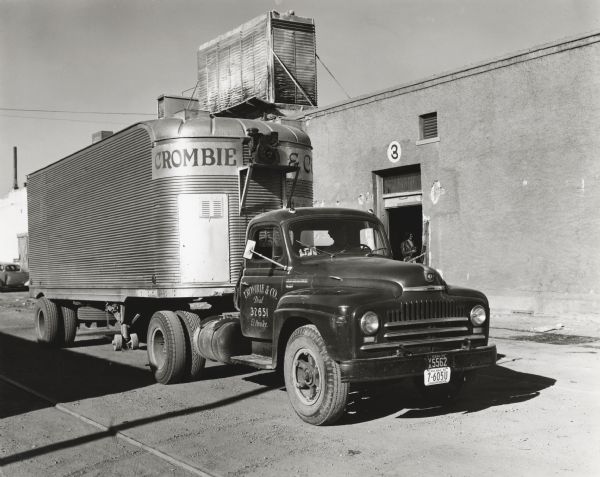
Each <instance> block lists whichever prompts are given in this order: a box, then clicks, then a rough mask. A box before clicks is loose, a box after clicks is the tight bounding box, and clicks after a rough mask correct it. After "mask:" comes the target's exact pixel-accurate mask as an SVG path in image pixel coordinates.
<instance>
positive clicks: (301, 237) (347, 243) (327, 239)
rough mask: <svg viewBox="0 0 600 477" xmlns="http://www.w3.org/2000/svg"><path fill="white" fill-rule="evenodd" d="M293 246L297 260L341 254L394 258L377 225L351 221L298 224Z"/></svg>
mask: <svg viewBox="0 0 600 477" xmlns="http://www.w3.org/2000/svg"><path fill="white" fill-rule="evenodd" d="M288 233H289V237H290V243H291V244H292V250H293V253H294V254H295V255H296V256H297V257H313V256H317V255H329V256H331V257H334V256H336V255H341V254H350V255H383V256H386V257H388V256H390V251H389V250H388V248H387V244H386V242H385V240H384V238H383V237H384V236H383V231H382V230H381V227H380V226H379V225H378V224H377V223H376V222H370V221H368V220H362V219H349V218H327V219H323V218H319V219H308V220H300V221H298V222H294V223H293V224H291V225H290V227H289V231H288Z"/></svg>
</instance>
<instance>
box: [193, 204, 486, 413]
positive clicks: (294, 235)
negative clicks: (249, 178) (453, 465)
mask: <svg viewBox="0 0 600 477" xmlns="http://www.w3.org/2000/svg"><path fill="white" fill-rule="evenodd" d="M247 238H248V241H247V246H246V252H245V253H244V265H243V269H242V273H241V276H240V279H239V282H238V285H237V290H236V304H237V307H238V309H239V313H238V314H236V313H230V314H225V315H222V316H219V317H216V318H215V319H214V320H212V322H211V321H209V322H205V323H204V326H203V327H202V328H201V329H200V330H199V332H198V333H197V334H196V350H197V351H198V352H199V353H200V354H201V355H203V356H205V357H208V358H210V359H216V360H221V361H225V362H231V363H240V364H246V365H251V366H255V367H257V368H263V369H274V368H276V367H279V368H281V369H282V370H283V374H284V378H285V383H286V388H287V392H288V394H289V398H290V401H291V404H292V406H293V408H294V410H295V411H296V413H297V414H298V415H299V416H300V418H302V419H303V420H305V421H306V422H309V423H312V424H317V425H320V424H328V423H332V422H334V421H336V420H337V419H339V417H340V416H341V415H342V413H343V409H344V406H345V404H346V401H347V396H348V390H349V385H350V383H356V382H366V381H383V380H392V379H399V378H406V377H413V378H415V380H416V382H417V385H418V386H419V387H420V388H421V389H422V390H423V391H424V392H425V393H426V394H428V393H429V394H432V393H433V392H434V391H435V393H436V394H439V395H444V396H451V395H453V394H454V393H455V392H456V391H457V390H458V389H459V388H460V386H461V385H462V384H463V383H464V381H465V379H466V377H467V376H468V373H469V372H471V371H473V370H475V369H478V368H482V367H486V366H491V365H493V364H495V361H496V348H495V346H493V345H489V344H488V337H489V314H490V311H489V304H488V300H487V298H486V297H485V295H484V294H483V293H481V292H478V291H476V290H471V289H466V288H458V287H452V286H449V285H448V284H447V283H446V282H445V281H444V280H443V278H442V277H441V276H440V274H439V273H438V272H437V271H436V270H435V269H433V268H431V267H428V266H425V265H421V264H418V263H407V262H400V261H397V260H394V258H393V257H392V253H391V247H390V244H389V242H388V239H387V237H386V234H385V230H384V227H383V224H382V223H381V222H380V221H379V219H377V217H375V216H374V215H373V214H370V213H366V212H362V211H358V210H351V209H342V208H300V209H296V210H294V209H281V210H277V211H272V212H267V213H264V214H262V215H260V216H258V217H256V218H254V219H253V220H252V221H251V222H250V224H249V226H248V233H247ZM219 323H221V325H219ZM236 350H240V351H241V352H240V353H236Z"/></svg>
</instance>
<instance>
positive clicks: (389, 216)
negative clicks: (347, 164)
mask: <svg viewBox="0 0 600 477" xmlns="http://www.w3.org/2000/svg"><path fill="white" fill-rule="evenodd" d="M375 174H376V175H377V176H378V177H379V178H378V180H377V184H378V190H379V192H380V194H381V195H380V197H381V199H382V202H380V204H381V205H383V210H385V217H382V219H383V220H384V222H385V223H386V225H387V228H388V234H389V238H390V243H391V245H392V253H393V255H394V258H395V259H396V260H402V252H401V245H402V242H403V241H404V240H406V239H407V236H408V234H412V235H413V242H414V245H415V247H416V249H417V252H416V255H415V256H416V257H418V258H417V260H416V261H418V262H419V263H424V262H425V263H426V262H427V260H423V259H424V258H426V257H427V256H428V250H427V246H428V241H429V239H428V234H429V227H428V222H426V221H424V220H423V207H422V200H423V194H422V191H421V166H420V165H419V164H413V165H410V166H404V167H396V168H393V169H386V170H383V171H378V172H376V173H375Z"/></svg>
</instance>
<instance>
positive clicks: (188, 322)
mask: <svg viewBox="0 0 600 477" xmlns="http://www.w3.org/2000/svg"><path fill="white" fill-rule="evenodd" d="M177 316H179V319H180V320H181V323H182V324H183V332H184V334H185V339H186V342H187V346H186V350H185V351H186V357H185V360H186V363H185V368H186V369H185V378H186V379H189V380H195V379H198V378H199V377H200V376H201V375H202V371H203V370H204V365H205V364H206V360H205V359H204V357H203V356H201V355H200V354H198V351H196V347H195V346H194V333H196V330H197V329H198V328H200V317H199V316H198V315H196V314H195V313H192V312H190V311H182V310H179V311H177Z"/></svg>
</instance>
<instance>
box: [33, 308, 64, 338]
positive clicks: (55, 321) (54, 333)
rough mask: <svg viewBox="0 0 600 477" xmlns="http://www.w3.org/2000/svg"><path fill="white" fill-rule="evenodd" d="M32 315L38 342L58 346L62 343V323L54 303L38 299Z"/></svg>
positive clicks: (58, 309) (58, 310)
mask: <svg viewBox="0 0 600 477" xmlns="http://www.w3.org/2000/svg"><path fill="white" fill-rule="evenodd" d="M33 313H34V321H35V331H36V335H37V340H38V342H39V343H44V344H46V345H49V346H60V345H61V344H62V342H63V323H62V319H61V316H60V308H59V307H58V306H57V305H56V303H54V302H53V301H52V300H48V298H46V297H41V298H38V299H37V301H36V302H35V307H34V312H33Z"/></svg>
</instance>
